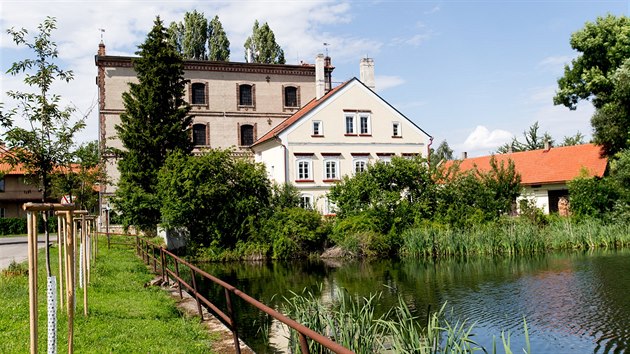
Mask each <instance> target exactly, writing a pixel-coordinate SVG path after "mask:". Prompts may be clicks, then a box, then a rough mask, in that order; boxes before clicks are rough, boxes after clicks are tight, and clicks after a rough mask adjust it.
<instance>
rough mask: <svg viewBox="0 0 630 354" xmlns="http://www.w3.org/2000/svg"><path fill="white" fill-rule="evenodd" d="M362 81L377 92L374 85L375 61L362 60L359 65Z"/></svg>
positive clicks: (369, 59)
mask: <svg viewBox="0 0 630 354" xmlns="http://www.w3.org/2000/svg"><path fill="white" fill-rule="evenodd" d="M359 73H360V79H361V82H362V83H363V84H365V86H367V87H369V88H370V89H371V90H372V91H374V90H376V85H375V83H374V59H372V58H361V63H360V64H359Z"/></svg>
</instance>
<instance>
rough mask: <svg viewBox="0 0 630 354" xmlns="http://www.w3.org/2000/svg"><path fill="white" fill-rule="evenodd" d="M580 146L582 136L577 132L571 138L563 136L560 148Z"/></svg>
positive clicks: (582, 139) (582, 142) (582, 140)
mask: <svg viewBox="0 0 630 354" xmlns="http://www.w3.org/2000/svg"><path fill="white" fill-rule="evenodd" d="M582 144H584V135H583V134H582V133H580V132H577V133H575V135H573V136H565V137H564V139H563V140H562V144H560V146H573V145H582Z"/></svg>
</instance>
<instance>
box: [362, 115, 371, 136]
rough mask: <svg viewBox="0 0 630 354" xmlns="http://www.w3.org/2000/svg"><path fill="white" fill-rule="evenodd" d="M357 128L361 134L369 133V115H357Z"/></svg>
mask: <svg viewBox="0 0 630 354" xmlns="http://www.w3.org/2000/svg"><path fill="white" fill-rule="evenodd" d="M359 129H360V130H359V132H360V133H361V134H370V132H371V129H370V116H369V115H368V114H362V115H360V116H359Z"/></svg>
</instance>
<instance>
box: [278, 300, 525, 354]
mask: <svg viewBox="0 0 630 354" xmlns="http://www.w3.org/2000/svg"><path fill="white" fill-rule="evenodd" d="M319 293H321V288H320V291H319ZM379 299H380V294H376V295H370V296H369V297H363V298H361V297H356V296H354V297H353V296H351V295H350V294H348V293H347V292H346V291H345V290H342V291H340V292H339V295H338V298H336V299H332V301H329V302H327V303H324V301H323V300H322V299H321V298H319V297H316V296H314V295H313V293H312V292H310V291H307V290H306V289H305V290H304V291H303V292H302V293H301V294H297V293H292V296H291V297H289V298H286V297H285V298H284V303H283V304H282V305H281V309H282V311H283V312H284V313H285V314H286V315H288V316H289V317H291V318H293V319H295V320H296V321H298V322H301V323H303V324H304V325H306V326H307V327H309V328H311V329H313V330H315V331H317V332H319V333H323V334H325V335H326V336H328V337H330V338H331V339H333V340H334V341H336V342H337V343H339V344H342V345H343V346H345V347H346V348H348V349H350V350H353V351H354V352H355V353H366V354H367V353H397V354H398V353H400V354H407V353H409V354H411V353H413V354H425V353H426V354H429V353H431V354H433V353H474V352H485V353H488V352H489V351H488V350H486V349H485V348H483V347H482V346H480V345H478V344H477V343H476V342H475V341H474V340H472V337H473V336H474V326H475V325H474V323H472V324H470V323H469V321H467V320H455V321H450V320H447V316H445V308H446V304H444V305H442V308H441V309H440V310H439V311H437V312H434V313H432V314H431V315H430V316H429V319H428V320H427V322H426V324H424V323H421V321H420V319H419V318H418V316H415V315H414V314H413V313H412V311H411V309H410V308H409V307H408V305H407V304H406V303H405V301H404V299H403V298H402V296H399V298H398V304H397V305H396V306H395V307H393V308H391V309H390V310H389V311H388V312H386V313H385V314H384V315H381V316H376V315H375V308H376V306H377V305H378V300H379ZM448 317H449V318H454V317H455V316H454V315H453V314H452V313H451V314H450V316H448ZM523 324H524V329H525V342H526V343H525V344H526V348H523V351H524V352H525V353H531V350H530V344H529V334H528V329H527V322H525V320H523ZM501 343H502V345H503V349H504V351H505V352H506V353H508V352H512V350H511V347H510V334H509V332H502V333H501ZM492 347H493V350H492V351H491V352H492V353H496V352H497V351H496V340H495V341H494V342H493V343H492ZM288 349H289V351H290V352H292V353H298V352H300V349H299V343H298V338H297V335H296V333H295V332H294V331H291V333H290V335H289V348H288ZM309 350H310V352H311V353H328V352H329V351H327V350H326V349H325V348H323V347H321V346H320V345H318V344H317V343H314V342H313V341H310V342H309Z"/></svg>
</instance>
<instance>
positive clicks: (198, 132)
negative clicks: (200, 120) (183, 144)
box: [193, 124, 207, 145]
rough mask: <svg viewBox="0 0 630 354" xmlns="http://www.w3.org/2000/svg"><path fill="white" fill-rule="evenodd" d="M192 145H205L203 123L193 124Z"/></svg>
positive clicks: (204, 126)
mask: <svg viewBox="0 0 630 354" xmlns="http://www.w3.org/2000/svg"><path fill="white" fill-rule="evenodd" d="M193 145H207V142H206V125H205V124H195V125H193Z"/></svg>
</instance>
